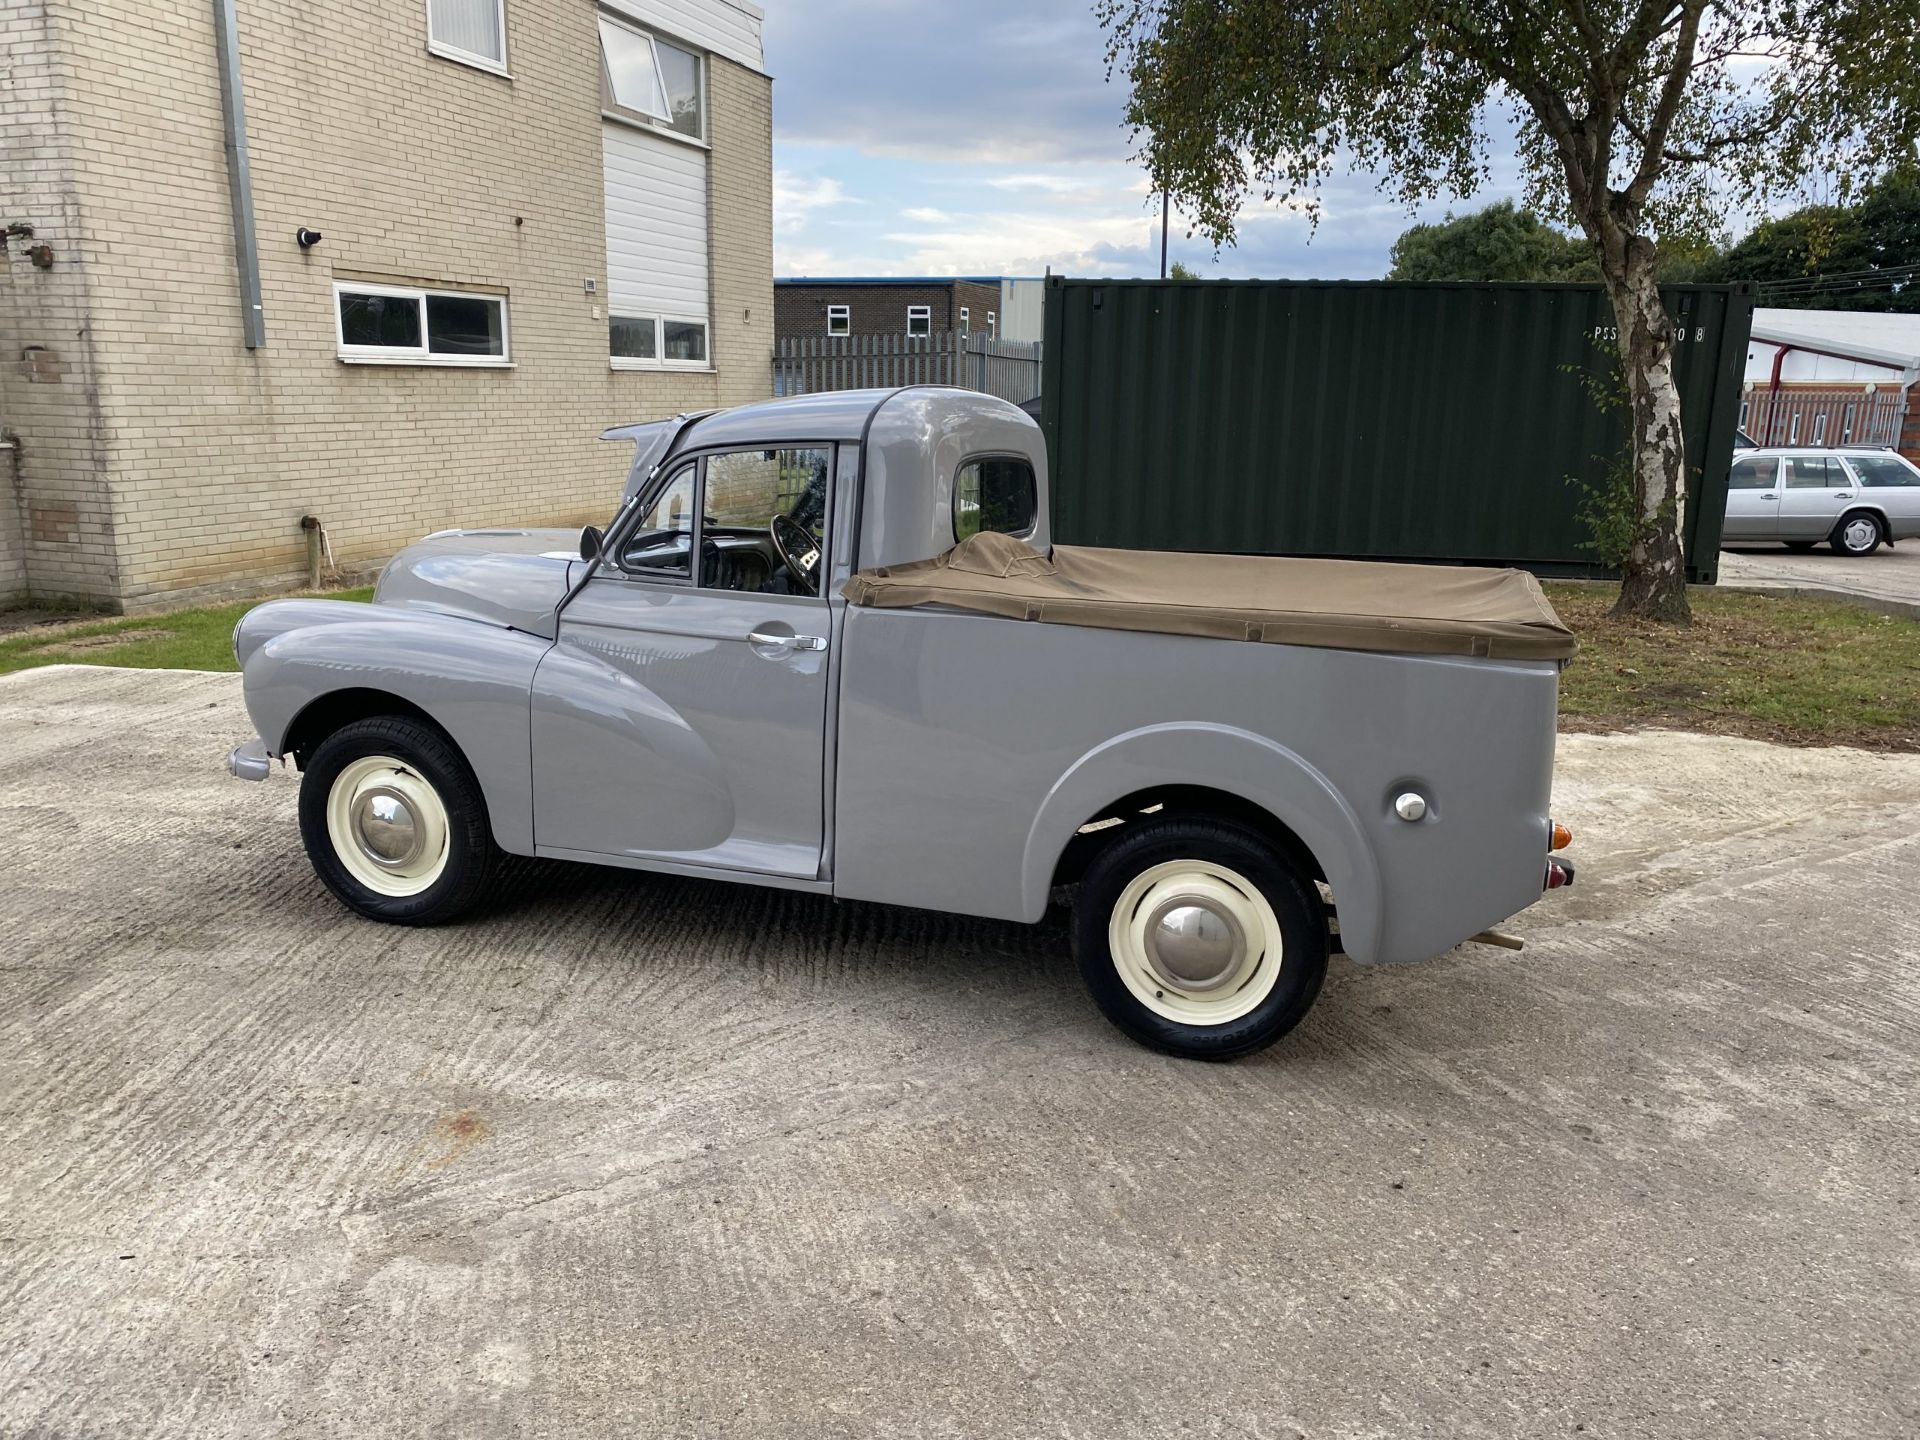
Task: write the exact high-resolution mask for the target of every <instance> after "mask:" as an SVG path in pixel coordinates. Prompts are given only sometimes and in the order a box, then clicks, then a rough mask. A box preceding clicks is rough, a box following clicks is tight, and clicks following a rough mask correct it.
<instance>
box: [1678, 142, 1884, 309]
mask: <svg viewBox="0 0 1920 1440" xmlns="http://www.w3.org/2000/svg"><path fill="white" fill-rule="evenodd" d="M1700 278H1701V279H1703V280H1714V281H1727V280H1749V281H1752V282H1754V284H1755V285H1756V287H1758V291H1757V293H1758V298H1759V300H1760V303H1761V304H1763V305H1783V306H1810V307H1813V308H1816V309H1822V310H1881V311H1899V312H1904V313H1907V314H1913V313H1917V312H1920V174H1917V173H1916V172H1915V171H1914V170H1911V169H1909V170H1903V171H1896V172H1894V173H1893V174H1890V175H1886V176H1883V177H1882V178H1881V179H1880V180H1879V181H1877V182H1876V183H1875V184H1874V186H1873V188H1872V189H1871V190H1869V191H1868V192H1867V194H1866V198H1865V199H1863V200H1862V201H1861V202H1860V203H1859V204H1857V205H1809V206H1806V207H1805V208H1804V209H1800V210H1796V211H1794V212H1793V213H1792V214H1791V215H1783V216H1781V217H1780V218H1778V219H1776V220H1763V221H1762V222H1761V223H1760V224H1759V225H1757V226H1755V227H1754V229H1753V231H1752V233H1751V234H1749V235H1748V236H1747V237H1746V239H1744V240H1742V241H1741V242H1740V243H1739V244H1738V245H1735V246H1734V247H1733V248H1732V249H1731V250H1728V251H1727V252H1726V253H1725V254H1724V255H1721V256H1719V257H1717V258H1716V259H1715V260H1713V261H1712V262H1711V263H1709V264H1708V265H1706V266H1704V267H1702V270H1701V273H1700Z"/></svg>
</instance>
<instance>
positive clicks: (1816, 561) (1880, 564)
mask: <svg viewBox="0 0 1920 1440" xmlns="http://www.w3.org/2000/svg"><path fill="white" fill-rule="evenodd" d="M1720 584H1721V585H1723V586H1727V587H1729V588H1732V589H1740V590H1787V591H1791V592H1794V593H1796V594H1801V595H1838V596H1840V597H1842V598H1844V599H1849V600H1854V601H1857V602H1859V603H1860V604H1863V605H1866V606H1868V607H1869V608H1871V609H1875V610H1880V611H1883V612H1885V613H1888V614H1895V615H1915V616H1920V540H1906V541H1902V542H1901V543H1900V544H1899V545H1898V546H1895V547H1893V548H1889V547H1887V546H1885V545H1883V546H1881V547H1880V548H1879V549H1878V550H1876V551H1874V552H1873V554H1871V555H1866V556H1862V557H1861V558H1859V559H1853V558H1851V557H1849V556H1846V555H1836V554H1834V553H1833V552H1832V551H1831V550H1829V549H1827V548H1826V547H1825V546H1824V545H1823V546H1821V547H1820V548H1819V549H1817V550H1810V551H1808V552H1806V553H1805V554H1795V553H1794V552H1793V551H1791V550H1789V549H1787V548H1786V547H1785V546H1783V545H1739V546H1728V547H1727V548H1725V549H1723V550H1722V551H1721V552H1720Z"/></svg>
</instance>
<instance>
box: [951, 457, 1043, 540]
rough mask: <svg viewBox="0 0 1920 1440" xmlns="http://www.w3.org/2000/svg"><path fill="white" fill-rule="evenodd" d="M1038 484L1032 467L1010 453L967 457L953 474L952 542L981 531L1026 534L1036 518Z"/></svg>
mask: <svg viewBox="0 0 1920 1440" xmlns="http://www.w3.org/2000/svg"><path fill="white" fill-rule="evenodd" d="M1039 489H1040V487H1039V485H1038V483H1037V482H1036V481H1035V479H1034V475H1033V466H1032V465H1031V464H1029V463H1028V462H1027V461H1025V460H1023V459H1020V458H1019V457H1017V456H1013V455H985V456H981V457H980V458H978V459H975V460H969V461H967V462H966V463H965V464H964V465H962V466H961V467H960V468H959V470H957V471H956V472H955V473H954V477H953V542H954V544H956V545H957V544H959V543H960V542H961V541H962V540H965V539H967V538H969V537H970V536H974V535H978V534H979V533H980V532H981V531H983V530H988V531H993V532H996V533H998V534H1001V535H1025V534H1028V533H1029V532H1031V531H1032V529H1033V525H1034V521H1035V520H1036V519H1037V518H1038V516H1037V514H1036V511H1037V510H1038V508H1039Z"/></svg>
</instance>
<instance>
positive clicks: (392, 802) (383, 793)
mask: <svg viewBox="0 0 1920 1440" xmlns="http://www.w3.org/2000/svg"><path fill="white" fill-rule="evenodd" d="M353 838H354V839H355V840H357V841H359V842H360V850H361V853H363V854H364V855H365V856H366V857H367V858H368V859H369V860H371V861H373V863H374V864H376V865H379V866H382V867H384V868H386V869H389V870H394V869H398V868H400V867H401V866H403V865H405V864H406V863H407V862H408V861H410V860H412V859H413V858H414V856H416V855H418V854H419V853H420V822H419V820H418V819H417V818H415V816H414V813H413V809H412V807H410V806H409V805H408V804H407V801H406V797H404V796H403V795H401V794H400V792H399V791H397V790H393V789H390V788H388V787H387V786H384V785H382V786H376V787H375V788H373V789H371V790H363V791H361V792H360V794H359V795H358V796H356V797H355V799H354V804H353Z"/></svg>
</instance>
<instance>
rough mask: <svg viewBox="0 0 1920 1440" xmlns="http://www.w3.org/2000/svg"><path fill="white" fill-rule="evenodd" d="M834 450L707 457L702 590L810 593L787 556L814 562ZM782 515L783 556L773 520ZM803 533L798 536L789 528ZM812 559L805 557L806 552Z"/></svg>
mask: <svg viewBox="0 0 1920 1440" xmlns="http://www.w3.org/2000/svg"><path fill="white" fill-rule="evenodd" d="M832 468H833V448H832V447H831V446H827V445H810V446H797V447H794V448H791V449H782V450H735V451H731V452H729V453H727V454H724V455H711V456H709V457H707V488H706V492H705V500H704V502H703V505H702V510H703V512H704V513H703V516H702V528H701V531H700V585H701V588H703V589H707V590H750V591H757V592H761V593H765V594H775V595H794V594H812V593H814V592H813V591H812V590H810V589H808V588H807V586H805V585H802V584H796V583H795V577H794V576H793V575H791V574H790V573H789V571H788V568H787V559H788V556H789V555H791V556H793V557H795V558H796V559H798V560H799V561H800V563H802V564H807V563H811V564H812V565H813V566H815V567H816V569H817V566H818V564H819V559H820V553H821V548H822V541H823V540H824V539H825V536H826V529H827V475H828V472H829V471H830V470H831V469H832ZM782 518H784V519H785V520H787V521H791V522H792V524H790V525H786V526H784V527H783V532H782V536H781V543H784V544H785V545H786V546H787V553H786V554H783V553H782V552H781V549H780V545H779V544H776V543H775V540H774V533H773V530H774V521H775V520H776V519H782ZM796 525H797V526H798V527H799V530H801V531H805V532H806V533H805V535H804V536H803V535H801V534H799V533H798V531H796V530H795V529H794V528H793V527H794V526H796ZM809 556H810V557H811V559H810V561H809V560H808V559H807V558H805V557H809Z"/></svg>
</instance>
